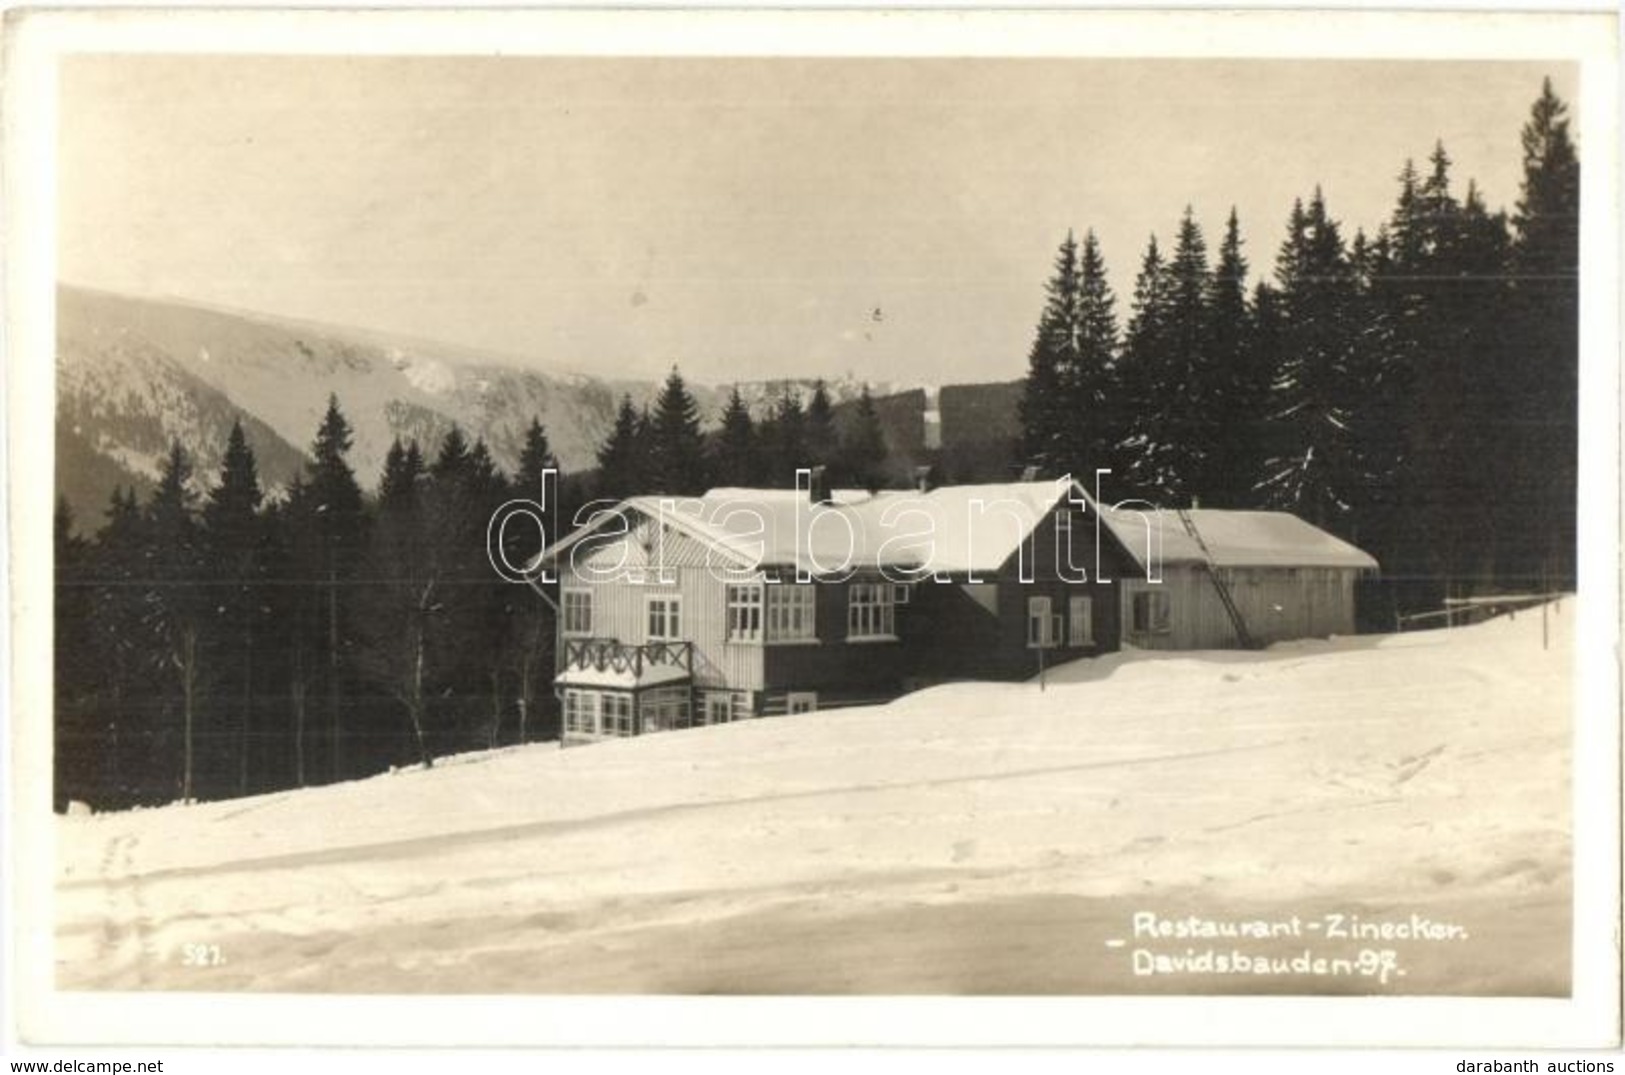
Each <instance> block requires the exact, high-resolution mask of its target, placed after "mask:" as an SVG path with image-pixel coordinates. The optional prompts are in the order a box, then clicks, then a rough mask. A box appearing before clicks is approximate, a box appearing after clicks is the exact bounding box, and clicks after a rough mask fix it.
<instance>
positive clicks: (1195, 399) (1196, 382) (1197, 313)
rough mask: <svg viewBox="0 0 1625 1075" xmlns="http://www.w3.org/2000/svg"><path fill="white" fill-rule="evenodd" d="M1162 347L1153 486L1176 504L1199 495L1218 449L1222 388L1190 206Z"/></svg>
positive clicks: (1203, 245) (1172, 270) (1203, 250)
mask: <svg viewBox="0 0 1625 1075" xmlns="http://www.w3.org/2000/svg"><path fill="white" fill-rule="evenodd" d="M1166 281H1167V299H1168V306H1167V324H1166V328H1167V336H1166V347H1165V349H1164V350H1162V351H1160V352H1158V353H1157V359H1158V360H1157V362H1156V363H1155V365H1154V369H1155V371H1156V377H1155V383H1156V387H1157V390H1156V392H1155V399H1156V402H1157V408H1156V410H1155V411H1153V412H1152V413H1151V416H1150V417H1151V420H1152V421H1153V422H1155V423H1156V425H1157V427H1158V435H1157V436H1156V437H1155V438H1154V439H1153V443H1154V444H1156V445H1158V446H1159V447H1160V449H1161V453H1160V454H1161V457H1160V458H1159V459H1154V461H1153V470H1152V473H1153V474H1154V480H1155V487H1156V488H1157V489H1159V490H1160V491H1161V492H1162V493H1163V495H1164V496H1168V497H1172V498H1173V499H1174V500H1175V502H1176V503H1184V502H1187V501H1189V500H1192V499H1194V498H1196V497H1199V496H1201V495H1202V494H1203V493H1204V492H1206V490H1205V489H1204V488H1203V480H1204V479H1205V478H1206V477H1207V474H1208V470H1209V468H1210V467H1211V465H1212V458H1213V456H1214V454H1215V453H1216V448H1215V444H1216V442H1217V440H1218V439H1219V433H1220V431H1219V430H1218V428H1217V427H1216V426H1215V425H1214V421H1213V420H1214V418H1215V416H1216V415H1215V412H1214V410H1213V409H1212V407H1211V405H1210V404H1211V402H1212V400H1213V399H1214V397H1215V396H1216V395H1217V394H1218V393H1219V392H1220V391H1222V386H1221V385H1218V384H1217V383H1216V382H1217V377H1216V371H1215V369H1214V365H1213V361H1212V358H1211V357H1210V355H1209V354H1208V331H1209V329H1210V327H1211V326H1210V316H1209V312H1208V295H1209V292H1210V291H1211V289H1212V283H1211V280H1210V277H1209V273H1208V265H1207V242H1206V240H1205V239H1204V238H1203V236H1202V229H1201V227H1200V225H1198V224H1197V223H1196V217H1195V215H1194V214H1193V213H1192V212H1191V209H1190V207H1189V206H1186V208H1185V215H1184V217H1183V218H1181V220H1180V223H1179V237H1178V239H1177V240H1176V241H1175V243H1174V254H1173V257H1172V258H1171V259H1170V260H1169V262H1168V271H1167V276H1166Z"/></svg>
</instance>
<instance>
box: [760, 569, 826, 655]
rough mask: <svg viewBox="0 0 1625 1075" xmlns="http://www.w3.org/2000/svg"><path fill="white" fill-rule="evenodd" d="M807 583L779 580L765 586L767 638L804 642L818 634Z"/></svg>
mask: <svg viewBox="0 0 1625 1075" xmlns="http://www.w3.org/2000/svg"><path fill="white" fill-rule="evenodd" d="M817 592H818V588H817V587H816V586H813V585H812V584H811V583H787V584H786V583H781V584H780V585H778V586H769V587H768V588H767V640H768V641H769V642H806V641H809V640H811V639H814V638H817V637H818V624H817V622H816V620H815V619H814V607H813V601H814V595H816V594H817Z"/></svg>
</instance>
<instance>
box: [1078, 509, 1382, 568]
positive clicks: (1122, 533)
mask: <svg viewBox="0 0 1625 1075" xmlns="http://www.w3.org/2000/svg"><path fill="white" fill-rule="evenodd" d="M1185 515H1186V516H1187V517H1188V518H1189V519H1190V521H1191V524H1192V525H1193V526H1194V527H1195V529H1196V532H1197V533H1198V534H1199V535H1200V536H1201V539H1202V542H1203V543H1204V544H1206V545H1207V548H1208V552H1209V553H1210V554H1211V555H1212V557H1213V563H1214V566H1216V567H1236V568H1241V567H1342V568H1353V569H1359V570H1369V571H1375V570H1376V569H1377V561H1376V559H1375V558H1373V557H1372V556H1371V555H1370V554H1369V553H1366V552H1363V551H1361V550H1360V549H1357V548H1355V547H1354V546H1353V545H1350V544H1349V543H1348V542H1346V541H1344V540H1342V539H1341V538H1337V537H1333V536H1332V535H1331V534H1328V533H1327V532H1326V531H1324V530H1321V529H1320V528H1318V527H1315V526H1311V525H1310V524H1309V523H1306V522H1304V521H1303V520H1302V519H1300V518H1298V517H1297V516H1296V515H1289V514H1287V513H1286V512H1284V511H1218V510H1214V509H1212V508H1189V509H1187V510H1186V511H1185ZM1100 518H1101V521H1102V522H1103V523H1104V524H1105V526H1106V527H1107V528H1108V529H1110V530H1111V532H1112V534H1113V535H1114V536H1115V537H1116V538H1117V540H1118V543H1119V544H1121V545H1122V546H1123V548H1125V549H1126V550H1128V553H1129V555H1130V556H1132V557H1134V559H1135V561H1136V562H1138V563H1139V565H1140V567H1141V568H1144V567H1146V566H1147V559H1148V553H1147V549H1148V545H1147V542H1148V540H1149V549H1150V553H1149V556H1150V557H1151V558H1155V557H1157V556H1158V555H1159V551H1158V550H1159V548H1160V557H1161V561H1162V562H1163V563H1168V564H1177V563H1198V562H1200V561H1201V560H1202V559H1203V558H1204V557H1203V555H1202V549H1201V546H1200V545H1198V544H1197V542H1196V539H1195V538H1193V537H1192V536H1191V535H1190V533H1189V532H1188V531H1187V530H1186V529H1185V524H1184V523H1183V522H1181V521H1180V518H1179V513H1178V512H1177V511H1174V510H1170V509H1166V508H1165V509H1162V510H1160V511H1150V510H1147V511H1133V510H1127V509H1123V510H1114V509H1112V508H1109V507H1108V508H1104V509H1102V510H1101V512H1100Z"/></svg>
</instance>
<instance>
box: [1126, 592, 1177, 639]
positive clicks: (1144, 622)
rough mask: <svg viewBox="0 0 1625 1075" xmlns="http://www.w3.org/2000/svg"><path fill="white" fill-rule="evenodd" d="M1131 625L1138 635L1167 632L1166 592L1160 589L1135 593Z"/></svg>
mask: <svg viewBox="0 0 1625 1075" xmlns="http://www.w3.org/2000/svg"><path fill="white" fill-rule="evenodd" d="M1133 627H1134V633H1135V634H1138V635H1161V634H1167V633H1168V630H1169V627H1168V594H1167V593H1166V592H1164V591H1161V590H1148V591H1142V592H1140V593H1137V594H1135V595H1134V619H1133Z"/></svg>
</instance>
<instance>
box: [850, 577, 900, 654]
mask: <svg viewBox="0 0 1625 1075" xmlns="http://www.w3.org/2000/svg"><path fill="white" fill-rule="evenodd" d="M896 634H897V609H896V598H895V595H894V594H893V592H892V584H891V583H889V582H854V583H852V584H851V586H849V587H848V588H847V591H846V637H847V638H848V639H849V640H850V639H855V638H895V637H896Z"/></svg>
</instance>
